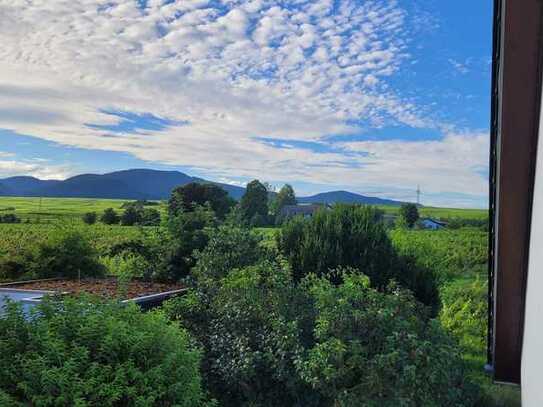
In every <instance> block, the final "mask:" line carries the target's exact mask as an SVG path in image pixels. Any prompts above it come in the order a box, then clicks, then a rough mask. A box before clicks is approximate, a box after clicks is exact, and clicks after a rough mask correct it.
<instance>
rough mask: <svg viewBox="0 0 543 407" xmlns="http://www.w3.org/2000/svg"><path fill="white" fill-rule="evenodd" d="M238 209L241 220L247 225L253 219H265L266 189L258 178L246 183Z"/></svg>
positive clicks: (252, 221)
mask: <svg viewBox="0 0 543 407" xmlns="http://www.w3.org/2000/svg"><path fill="white" fill-rule="evenodd" d="M240 211H241V216H242V219H243V221H244V222H245V223H246V224H248V225H252V223H254V222H255V219H264V220H265V219H267V217H268V190H267V189H266V187H265V186H264V184H262V183H261V182H260V181H258V180H253V181H251V182H249V183H248V184H247V189H246V191H245V194H244V195H243V197H242V198H241V202H240ZM258 226H261V225H258Z"/></svg>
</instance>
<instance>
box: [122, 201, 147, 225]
mask: <svg viewBox="0 0 543 407" xmlns="http://www.w3.org/2000/svg"><path fill="white" fill-rule="evenodd" d="M142 219H143V208H142V207H140V206H136V205H130V206H128V207H127V208H126V209H125V210H124V212H123V214H122V215H121V225H123V226H134V225H136V224H139V223H141V221H142Z"/></svg>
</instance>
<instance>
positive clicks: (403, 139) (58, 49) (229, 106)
mask: <svg viewBox="0 0 543 407" xmlns="http://www.w3.org/2000/svg"><path fill="white" fill-rule="evenodd" d="M72 3H74V4H72ZM406 3H407V4H406ZM42 7H44V8H45V9H42ZM467 10H469V13H466V11H467ZM20 22H24V24H20ZM91 22H92V23H91ZM67 26H70V27H71V29H70V30H66V27H67ZM0 35H1V36H2V38H3V40H2V43H1V44H0V177H5V176H11V175H21V174H25V175H34V176H38V177H42V178H65V177H68V176H71V175H75V174H78V173H83V172H94V173H105V172H109V171H113V170H119V169H127V168H156V169H178V170H180V171H184V172H187V173H189V174H191V175H196V176H200V177H205V178H208V179H212V180H217V181H221V182H229V183H233V184H239V185H243V184H244V183H246V182H247V181H249V180H251V179H253V178H259V179H261V180H262V181H268V182H270V183H272V184H274V185H278V186H280V185H281V184H282V183H285V182H289V183H291V184H293V185H294V187H295V189H296V190H297V192H298V194H299V195H307V194H312V193H317V192H322V191H327V190H335V189H347V190H350V191H353V192H359V193H364V194H371V195H376V196H380V197H386V198H393V199H394V198H395V199H404V200H414V199H415V197H416V195H415V193H414V190H415V189H416V187H417V185H419V184H420V186H421V189H422V190H423V203H425V204H427V205H438V206H456V207H485V206H486V204H487V185H486V184H487V176H488V164H487V161H488V158H487V155H488V138H489V115H490V78H491V37H492V2H491V1H490V0H486V1H477V2H473V1H467V0H461V1H455V2H449V1H441V0H413V1H409V2H404V1H395V0H351V1H349V0H317V1H306V0H293V1H289V2H284V1H265V0H247V1H241V0H229V1H226V0H225V1H218V0H213V1H203V0H179V1H167V2H166V1H164V2H163V1H162V0H148V1H145V2H142V1H135V0H117V1H107V2H106V1H103V0H83V1H81V2H70V4H64V5H62V7H61V6H60V5H59V6H58V8H55V7H49V6H47V5H43V6H42V5H39V4H26V3H21V4H18V3H17V2H2V1H1V0H0Z"/></svg>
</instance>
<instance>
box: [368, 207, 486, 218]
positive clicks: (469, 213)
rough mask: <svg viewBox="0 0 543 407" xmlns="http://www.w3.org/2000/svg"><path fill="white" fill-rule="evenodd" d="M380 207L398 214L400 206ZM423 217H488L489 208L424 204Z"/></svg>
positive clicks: (420, 212)
mask: <svg viewBox="0 0 543 407" xmlns="http://www.w3.org/2000/svg"><path fill="white" fill-rule="evenodd" d="M378 208H379V209H381V210H383V211H384V212H385V213H386V214H390V215H396V214H398V211H399V210H400V208H399V207H398V206H388V205H379V206H378ZM419 214H420V217H421V218H434V219H452V218H462V219H485V218H488V210H487V209H456V208H434V207H431V206H423V207H421V208H419Z"/></svg>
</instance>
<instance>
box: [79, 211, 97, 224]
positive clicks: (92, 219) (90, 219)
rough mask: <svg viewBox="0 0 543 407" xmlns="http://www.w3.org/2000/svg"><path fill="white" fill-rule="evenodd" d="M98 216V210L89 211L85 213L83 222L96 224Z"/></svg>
mask: <svg viewBox="0 0 543 407" xmlns="http://www.w3.org/2000/svg"><path fill="white" fill-rule="evenodd" d="M97 218H98V216H97V215H96V212H87V213H85V214H84V215H83V222H85V223H86V224H87V225H94V224H95V223H96V220H97Z"/></svg>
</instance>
